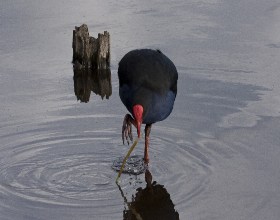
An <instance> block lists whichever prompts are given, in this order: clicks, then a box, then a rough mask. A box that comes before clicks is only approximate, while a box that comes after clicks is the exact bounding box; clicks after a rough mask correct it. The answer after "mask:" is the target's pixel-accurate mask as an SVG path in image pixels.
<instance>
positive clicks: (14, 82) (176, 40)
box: [0, 0, 280, 220]
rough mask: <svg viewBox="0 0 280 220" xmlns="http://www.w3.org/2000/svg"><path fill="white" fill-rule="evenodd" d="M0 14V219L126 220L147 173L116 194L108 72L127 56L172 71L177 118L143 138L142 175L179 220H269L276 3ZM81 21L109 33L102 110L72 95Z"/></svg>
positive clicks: (279, 181) (97, 4) (279, 197)
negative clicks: (148, 55) (140, 51)
mask: <svg viewBox="0 0 280 220" xmlns="http://www.w3.org/2000/svg"><path fill="white" fill-rule="evenodd" d="M0 5H1V7H0V27H1V28H0V36H1V37H0V51H1V52H0V102H1V108H0V139H1V145H0V151H1V154H0V219H1V220H2V219H3V220H17V219H18V220H22V219H26V220H27V219H28V220H30V219H67V220H69V219H98V220H100V219H124V218H125V217H126V216H127V213H129V211H128V210H129V205H128V204H134V203H130V202H133V201H134V200H133V198H135V197H136V194H137V192H138V191H139V190H138V191H137V189H138V188H141V189H143V190H144V189H146V182H145V174H140V175H137V176H134V175H127V174H123V175H122V177H121V181H120V188H121V190H120V189H119V187H118V186H117V185H116V184H115V178H116V175H117V173H116V172H115V171H114V170H113V169H112V168H111V166H112V164H113V161H114V160H116V159H117V158H119V157H122V156H123V155H124V154H125V153H126V152H127V150H128V146H124V145H122V140H121V126H122V121H123V117H124V115H125V114H126V113H127V111H126V109H125V107H124V106H123V105H122V103H121V101H120V99H119V97H118V79H117V67H118V61H119V60H120V59H121V58H122V56H123V55H124V54H125V53H127V52H128V51H129V50H132V49H135V48H155V49H161V50H162V52H163V53H165V54H166V55H167V56H168V57H170V59H171V60H173V61H174V63H175V65H176V66H177V69H178V72H179V81H178V95H177V99H176V102H175V106H174V110H173V112H172V114H171V115H170V117H169V118H168V119H166V120H165V121H163V122H160V123H157V124H155V125H154V126H153V128H152V132H151V148H150V161H151V162H150V165H149V172H150V173H151V175H152V178H153V180H155V181H156V182H157V184H158V185H161V186H163V187H162V188H163V189H165V190H166V192H167V193H168V194H169V195H170V199H171V201H172V203H171V204H174V210H175V211H176V212H177V213H178V215H179V217H180V219H199V220H202V219H207V220H209V219H215V220H216V219H229V220H230V219H232V220H235V219H247V220H248V219H254V220H256V219H260V220H261V219H270V220H278V219H279V217H280V211H279V210H280V209H279V208H280V205H279V204H280V190H279V185H280V175H279V167H280V162H279V155H280V149H279V143H280V139H279V130H280V123H279V122H280V118H279V116H280V110H279V109H280V99H279V97H280V89H279V88H280V87H279V84H280V82H279V79H280V78H279V69H280V64H279V58H280V50H279V48H280V32H279V25H280V23H279V21H280V20H279V18H280V4H279V2H278V1H276V0H269V1H265V2H261V1H253V0H248V1H228V0H224V1H218V0H202V1H197V0H191V1H183V0H176V1H159V0H158V1H152V2H151V1H141V2H138V1H125V0H122V1H101V0H97V1H94V2H92V1H82V2H77V1H58V2H57V1H53V0H51V1H19V0H16V1H4V0H1V1H0ZM82 23H86V24H87V25H88V26H89V30H90V34H91V35H92V36H97V33H98V32H103V31H104V30H107V31H109V33H110V35H111V55H112V57H111V74H112V96H111V97H110V98H109V100H102V99H101V98H100V97H99V96H97V95H95V94H94V93H91V95H90V100H89V102H88V103H81V102H80V101H77V98H76V96H75V91H74V81H73V69H72V64H71V60H72V48H71V44H72V30H73V29H74V27H75V26H78V25H81V24H82ZM143 145H144V141H143V139H142V140H141V141H140V142H139V143H138V146H137V147H136V150H135V151H134V155H136V156H139V155H140V156H141V155H143V150H144V147H143ZM137 195H139V194H137ZM135 207H136V206H135ZM151 216H152V215H151Z"/></svg>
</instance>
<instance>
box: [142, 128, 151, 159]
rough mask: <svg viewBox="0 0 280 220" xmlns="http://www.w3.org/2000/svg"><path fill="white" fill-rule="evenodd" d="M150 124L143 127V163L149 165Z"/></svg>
mask: <svg viewBox="0 0 280 220" xmlns="http://www.w3.org/2000/svg"><path fill="white" fill-rule="evenodd" d="M151 128H152V124H147V125H146V127H145V151H144V161H145V163H149V152H148V151H149V144H150V133H151Z"/></svg>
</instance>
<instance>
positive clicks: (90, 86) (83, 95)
mask: <svg viewBox="0 0 280 220" xmlns="http://www.w3.org/2000/svg"><path fill="white" fill-rule="evenodd" d="M73 70H74V77H73V79H74V92H75V95H76V97H77V100H80V101H81V102H88V101H89V99H90V94H91V91H92V92H94V93H95V94H96V95H100V96H101V98H102V99H103V98H104V97H106V99H109V97H110V96H111V94H112V85H111V70H110V69H108V68H107V69H97V68H95V69H91V68H83V67H82V66H81V65H79V63H75V65H74V67H73Z"/></svg>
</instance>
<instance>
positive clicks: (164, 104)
mask: <svg viewBox="0 0 280 220" xmlns="http://www.w3.org/2000/svg"><path fill="white" fill-rule="evenodd" d="M118 76H119V95H120V98H121V100H122V102H123V104H124V105H125V106H126V108H127V110H128V111H129V112H130V113H131V114H132V115H130V114H127V115H126V116H125V117H124V121H123V127H122V139H123V143H124V142H125V140H126V141H127V143H128V144H129V140H131V141H132V140H133V136H132V125H134V126H135V127H136V129H137V135H138V138H140V135H141V125H142V124H146V126H145V151H144V161H145V162H146V163H148V162H149V155H148V149H149V136H150V132H151V127H152V124H153V123H155V122H158V121H162V120H164V119H166V118H167V117H168V116H169V114H170V113H171V111H172V109H173V105H174V101H175V98H176V94H177V80H178V73H177V70H176V67H175V65H174V64H173V62H172V61H171V60H170V59H169V58H168V57H167V56H165V55H164V54H163V53H162V52H161V51H159V50H151V49H141V50H133V51H130V52H128V53H127V54H126V55H125V56H124V57H123V58H122V59H121V61H120V63H119V68H118Z"/></svg>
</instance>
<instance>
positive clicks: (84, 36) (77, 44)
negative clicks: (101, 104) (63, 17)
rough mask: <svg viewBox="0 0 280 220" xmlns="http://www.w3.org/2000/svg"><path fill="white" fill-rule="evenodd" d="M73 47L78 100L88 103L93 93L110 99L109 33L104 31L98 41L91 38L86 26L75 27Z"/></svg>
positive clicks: (75, 86) (75, 89)
mask: <svg viewBox="0 0 280 220" xmlns="http://www.w3.org/2000/svg"><path fill="white" fill-rule="evenodd" d="M72 47H73V71H74V91H75V95H76V96H77V99H78V100H80V101H81V102H88V101H89V98H90V93H91V91H93V92H94V93H95V94H97V95H100V96H101V97H102V99H103V98H104V97H106V99H108V98H109V96H110V95H111V94H112V84H111V70H110V35H109V33H108V32H107V31H104V34H98V38H97V39H96V38H94V37H91V36H89V32H88V27H87V25H86V24H83V25H81V26H80V27H75V30H74V31H73V44H72Z"/></svg>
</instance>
